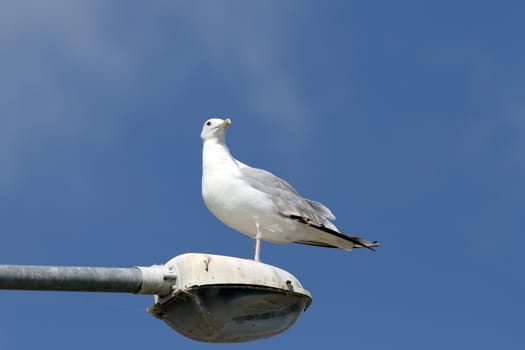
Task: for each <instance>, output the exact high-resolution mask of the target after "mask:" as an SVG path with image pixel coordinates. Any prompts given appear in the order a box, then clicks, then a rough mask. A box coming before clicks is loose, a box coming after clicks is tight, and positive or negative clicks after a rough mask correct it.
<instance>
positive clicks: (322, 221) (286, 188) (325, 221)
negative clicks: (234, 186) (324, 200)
mask: <svg viewBox="0 0 525 350" xmlns="http://www.w3.org/2000/svg"><path fill="white" fill-rule="evenodd" d="M239 170H240V171H241V175H242V178H243V180H245V181H246V182H247V183H248V184H249V185H250V186H252V187H253V188H255V189H257V190H259V191H261V192H263V193H266V194H267V195H268V196H269V197H270V198H271V199H272V201H273V203H274V205H275V207H276V208H277V210H278V211H279V213H280V214H281V215H284V216H289V217H291V216H298V217H301V218H304V219H306V220H309V221H312V222H315V223H316V224H319V225H324V226H326V227H329V228H333V229H336V228H335V226H334V225H333V224H332V223H331V222H330V220H334V219H335V216H334V214H332V212H331V211H330V209H328V208H327V207H325V206H324V205H323V204H321V203H319V202H316V201H313V200H310V199H306V198H303V197H301V195H300V194H299V193H298V192H297V191H296V190H295V188H293V187H292V185H290V184H289V183H288V182H286V181H284V180H283V179H281V178H278V177H277V176H275V175H274V174H272V173H270V172H269V171H266V170H263V169H257V168H251V167H242V168H240V169H239Z"/></svg>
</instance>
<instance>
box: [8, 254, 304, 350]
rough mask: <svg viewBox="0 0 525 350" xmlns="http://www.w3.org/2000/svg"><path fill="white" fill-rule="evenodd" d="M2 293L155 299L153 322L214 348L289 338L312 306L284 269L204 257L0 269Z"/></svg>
mask: <svg viewBox="0 0 525 350" xmlns="http://www.w3.org/2000/svg"><path fill="white" fill-rule="evenodd" d="M0 289H18V290H56V291H84V292H122V293H137V294H152V295H154V304H153V305H152V306H150V307H149V308H148V312H149V313H150V314H152V315H153V316H155V317H157V318H159V319H161V320H163V321H164V322H166V323H167V324H168V325H169V326H170V327H172V328H173V329H175V330H176V331H177V332H179V333H181V334H183V335H185V336H187V337H189V338H191V339H194V340H199V341H205V342H213V343H219V342H244V341H250V340H256V339H261V338H266V337H271V336H273V335H276V334H279V333H281V332H284V331H285V330H287V329H288V328H289V327H291V326H292V325H293V324H294V323H295V321H296V320H297V319H298V318H299V316H300V315H301V314H302V313H303V311H304V310H306V308H307V307H308V306H309V305H310V303H311V302H312V298H311V295H310V293H309V292H308V291H307V290H305V289H304V288H303V287H302V285H301V283H300V282H299V280H297V279H296V278H295V277H294V276H293V275H292V274H290V273H289V272H287V271H285V270H283V269H280V268H277V267H275V266H271V265H268V264H264V263H261V262H256V261H253V260H246V259H239V258H234V257H228V256H221V255H212V254H201V253H187V254H182V255H179V256H177V257H175V258H173V259H171V260H170V261H168V262H167V263H166V264H164V265H153V266H149V267H134V268H104V267H67V266H23V265H19V266H17V265H0Z"/></svg>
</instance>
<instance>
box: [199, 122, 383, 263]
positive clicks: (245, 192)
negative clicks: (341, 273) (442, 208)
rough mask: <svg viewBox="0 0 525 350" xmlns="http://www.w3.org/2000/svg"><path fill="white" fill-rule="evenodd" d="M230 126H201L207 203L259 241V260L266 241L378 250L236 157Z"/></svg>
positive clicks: (276, 179) (225, 220) (281, 182)
mask: <svg viewBox="0 0 525 350" xmlns="http://www.w3.org/2000/svg"><path fill="white" fill-rule="evenodd" d="M230 124H231V120H230V119H229V118H228V119H218V118H212V119H209V120H207V121H206V122H205V123H204V125H203V127H202V132H201V135H200V136H201V139H202V143H203V145H202V198H203V199H204V203H205V204H206V207H207V208H208V209H209V211H210V212H211V213H212V214H213V215H215V216H216V217H217V218H218V219H219V220H220V221H222V222H223V223H224V224H226V225H227V226H229V227H231V228H233V229H234V230H236V231H239V232H241V233H244V234H246V235H248V236H250V237H252V238H254V243H255V255H254V260H255V261H260V247H261V240H265V241H268V242H272V243H300V244H307V245H313V246H320V247H331V248H341V249H344V250H352V248H368V249H370V250H374V247H377V246H379V243H378V242H377V241H374V242H369V241H367V240H365V239H363V238H360V237H355V236H350V235H347V234H344V233H342V232H341V231H339V230H338V229H337V227H335V225H334V224H333V223H332V222H331V220H334V219H335V216H334V214H332V212H331V211H330V209H328V208H327V207H326V206H324V205H323V204H321V203H319V202H317V201H314V200H310V199H306V198H304V197H302V196H301V195H300V194H299V193H298V192H297V191H296V190H295V189H294V188H293V187H292V186H291V185H290V184H289V183H288V182H286V181H285V180H283V179H281V178H279V177H277V176H275V175H274V174H272V173H270V172H269V171H266V170H263V169H257V168H253V167H250V166H248V165H246V164H244V163H242V162H241V161H239V160H237V159H235V158H233V157H232V155H231V153H230V150H229V149H228V146H227V145H226V143H225V132H226V128H227V127H228V126H230Z"/></svg>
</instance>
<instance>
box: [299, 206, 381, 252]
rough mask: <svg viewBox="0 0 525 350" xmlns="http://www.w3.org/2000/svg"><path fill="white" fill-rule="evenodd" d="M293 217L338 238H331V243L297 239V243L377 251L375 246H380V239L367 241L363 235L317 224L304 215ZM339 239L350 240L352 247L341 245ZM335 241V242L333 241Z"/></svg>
mask: <svg viewBox="0 0 525 350" xmlns="http://www.w3.org/2000/svg"><path fill="white" fill-rule="evenodd" d="M290 218H291V219H293V220H295V221H297V222H300V223H302V224H305V225H308V226H310V227H312V228H315V229H318V230H321V231H323V232H325V233H328V234H329V235H330V236H332V238H336V240H332V239H330V240H329V241H331V242H330V243H329V242H326V241H322V242H321V241H317V240H315V241H297V242H296V243H301V244H308V245H315V246H320V247H331V248H342V249H345V250H351V249H353V248H367V249H369V250H372V251H375V249H374V248H376V247H379V242H378V241H373V242H370V241H367V240H366V239H364V238H361V237H357V236H350V235H347V234H344V233H342V232H339V231H336V230H333V229H331V228H328V227H326V226H324V225H322V224H316V223H314V222H312V221H310V220H307V219H305V218H303V217H300V216H297V215H291V216H290ZM338 239H341V240H343V241H346V242H350V243H352V246H351V247H347V245H346V244H345V245H344V246H341V245H339V244H337V243H336V242H335V241H337V240H338ZM332 242H333V243H332Z"/></svg>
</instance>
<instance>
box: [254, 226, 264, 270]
mask: <svg viewBox="0 0 525 350" xmlns="http://www.w3.org/2000/svg"><path fill="white" fill-rule="evenodd" d="M255 229H256V234H255V239H254V243H255V256H254V257H253V260H255V261H261V237H262V234H261V229H260V227H259V223H258V222H256V223H255Z"/></svg>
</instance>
